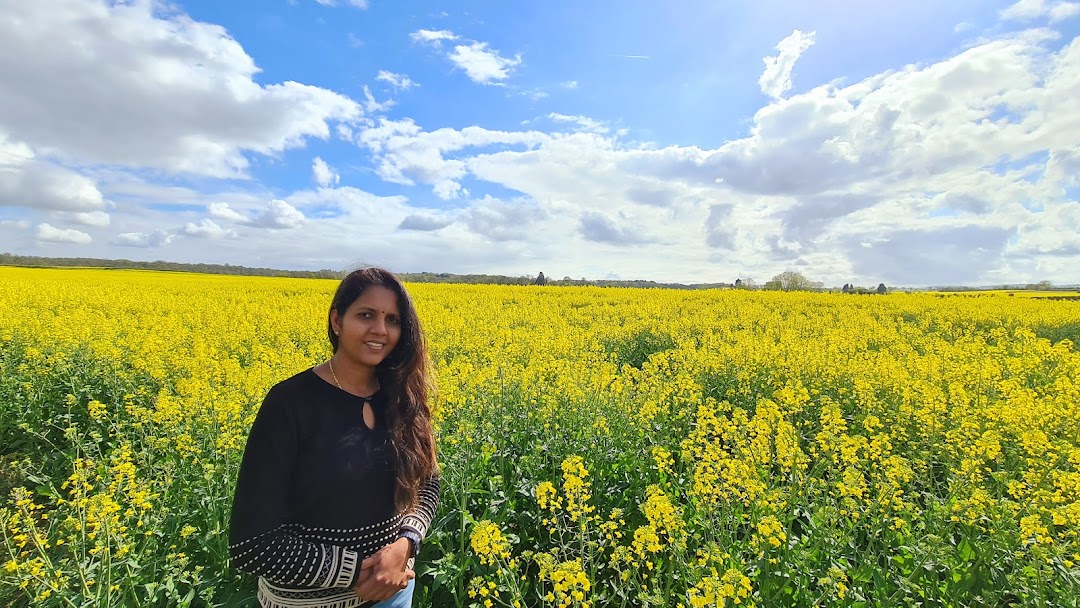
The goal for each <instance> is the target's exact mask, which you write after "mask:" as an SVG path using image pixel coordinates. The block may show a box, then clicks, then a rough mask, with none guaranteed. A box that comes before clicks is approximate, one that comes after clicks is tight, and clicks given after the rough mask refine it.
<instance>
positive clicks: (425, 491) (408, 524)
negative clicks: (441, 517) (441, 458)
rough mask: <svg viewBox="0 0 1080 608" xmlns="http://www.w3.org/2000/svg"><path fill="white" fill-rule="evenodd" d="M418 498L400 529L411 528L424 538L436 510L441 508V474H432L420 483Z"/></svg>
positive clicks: (400, 530)
mask: <svg viewBox="0 0 1080 608" xmlns="http://www.w3.org/2000/svg"><path fill="white" fill-rule="evenodd" d="M416 498H417V500H416V506H415V507H413V509H412V510H411V511H409V512H408V513H406V514H405V518H404V519H402V521H401V527H400V528H399V530H398V531H399V532H402V531H404V530H411V531H413V532H415V533H417V534H419V535H420V538H424V536H425V535H426V534H427V532H428V529H429V528H431V522H432V521H434V519H435V511H436V510H437V509H438V508H439V476H438V475H432V476H431V477H428V478H427V479H425V480H424V482H423V483H422V484H420V491H419V492H418V493H417V496H416Z"/></svg>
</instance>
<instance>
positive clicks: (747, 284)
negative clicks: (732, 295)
mask: <svg viewBox="0 0 1080 608" xmlns="http://www.w3.org/2000/svg"><path fill="white" fill-rule="evenodd" d="M734 287H735V289H754V288H756V287H757V283H755V282H754V279H742V278H739V279H735V285H734Z"/></svg>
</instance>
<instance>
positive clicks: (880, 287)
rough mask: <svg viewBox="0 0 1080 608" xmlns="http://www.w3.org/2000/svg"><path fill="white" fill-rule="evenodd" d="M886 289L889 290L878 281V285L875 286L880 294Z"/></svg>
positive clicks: (883, 293)
mask: <svg viewBox="0 0 1080 608" xmlns="http://www.w3.org/2000/svg"><path fill="white" fill-rule="evenodd" d="M888 291H889V290H888V289H886V288H885V284H884V283H878V286H877V292H878V293H880V294H882V295H885V293H887V292H888Z"/></svg>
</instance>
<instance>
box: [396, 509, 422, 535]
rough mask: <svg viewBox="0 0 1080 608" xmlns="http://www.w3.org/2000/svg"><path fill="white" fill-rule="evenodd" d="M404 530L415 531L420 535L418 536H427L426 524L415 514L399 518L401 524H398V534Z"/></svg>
mask: <svg viewBox="0 0 1080 608" xmlns="http://www.w3.org/2000/svg"><path fill="white" fill-rule="evenodd" d="M404 530H410V531H412V532H416V533H417V534H419V535H420V538H424V537H425V536H427V525H425V522H424V520H423V519H420V518H419V517H417V516H415V515H411V514H410V515H406V516H405V518H404V519H402V520H401V525H400V526H398V533H399V534H400V533H401V532H402V531H404Z"/></svg>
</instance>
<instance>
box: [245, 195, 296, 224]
mask: <svg viewBox="0 0 1080 608" xmlns="http://www.w3.org/2000/svg"><path fill="white" fill-rule="evenodd" d="M304 221H305V218H304V214H303V213H302V212H301V211H300V210H299V209H297V208H296V207H293V206H292V205H290V204H289V203H287V202H285V201H283V200H277V199H275V200H272V201H270V203H269V204H268V205H267V208H266V211H264V212H263V213H262V215H260V216H258V217H257V218H255V219H254V220H252V221H251V222H250V223H251V225H252V226H257V227H260V228H271V229H275V230H279V229H281V230H284V229H289V228H297V227H299V226H300V225H301V224H303V223H304Z"/></svg>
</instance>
